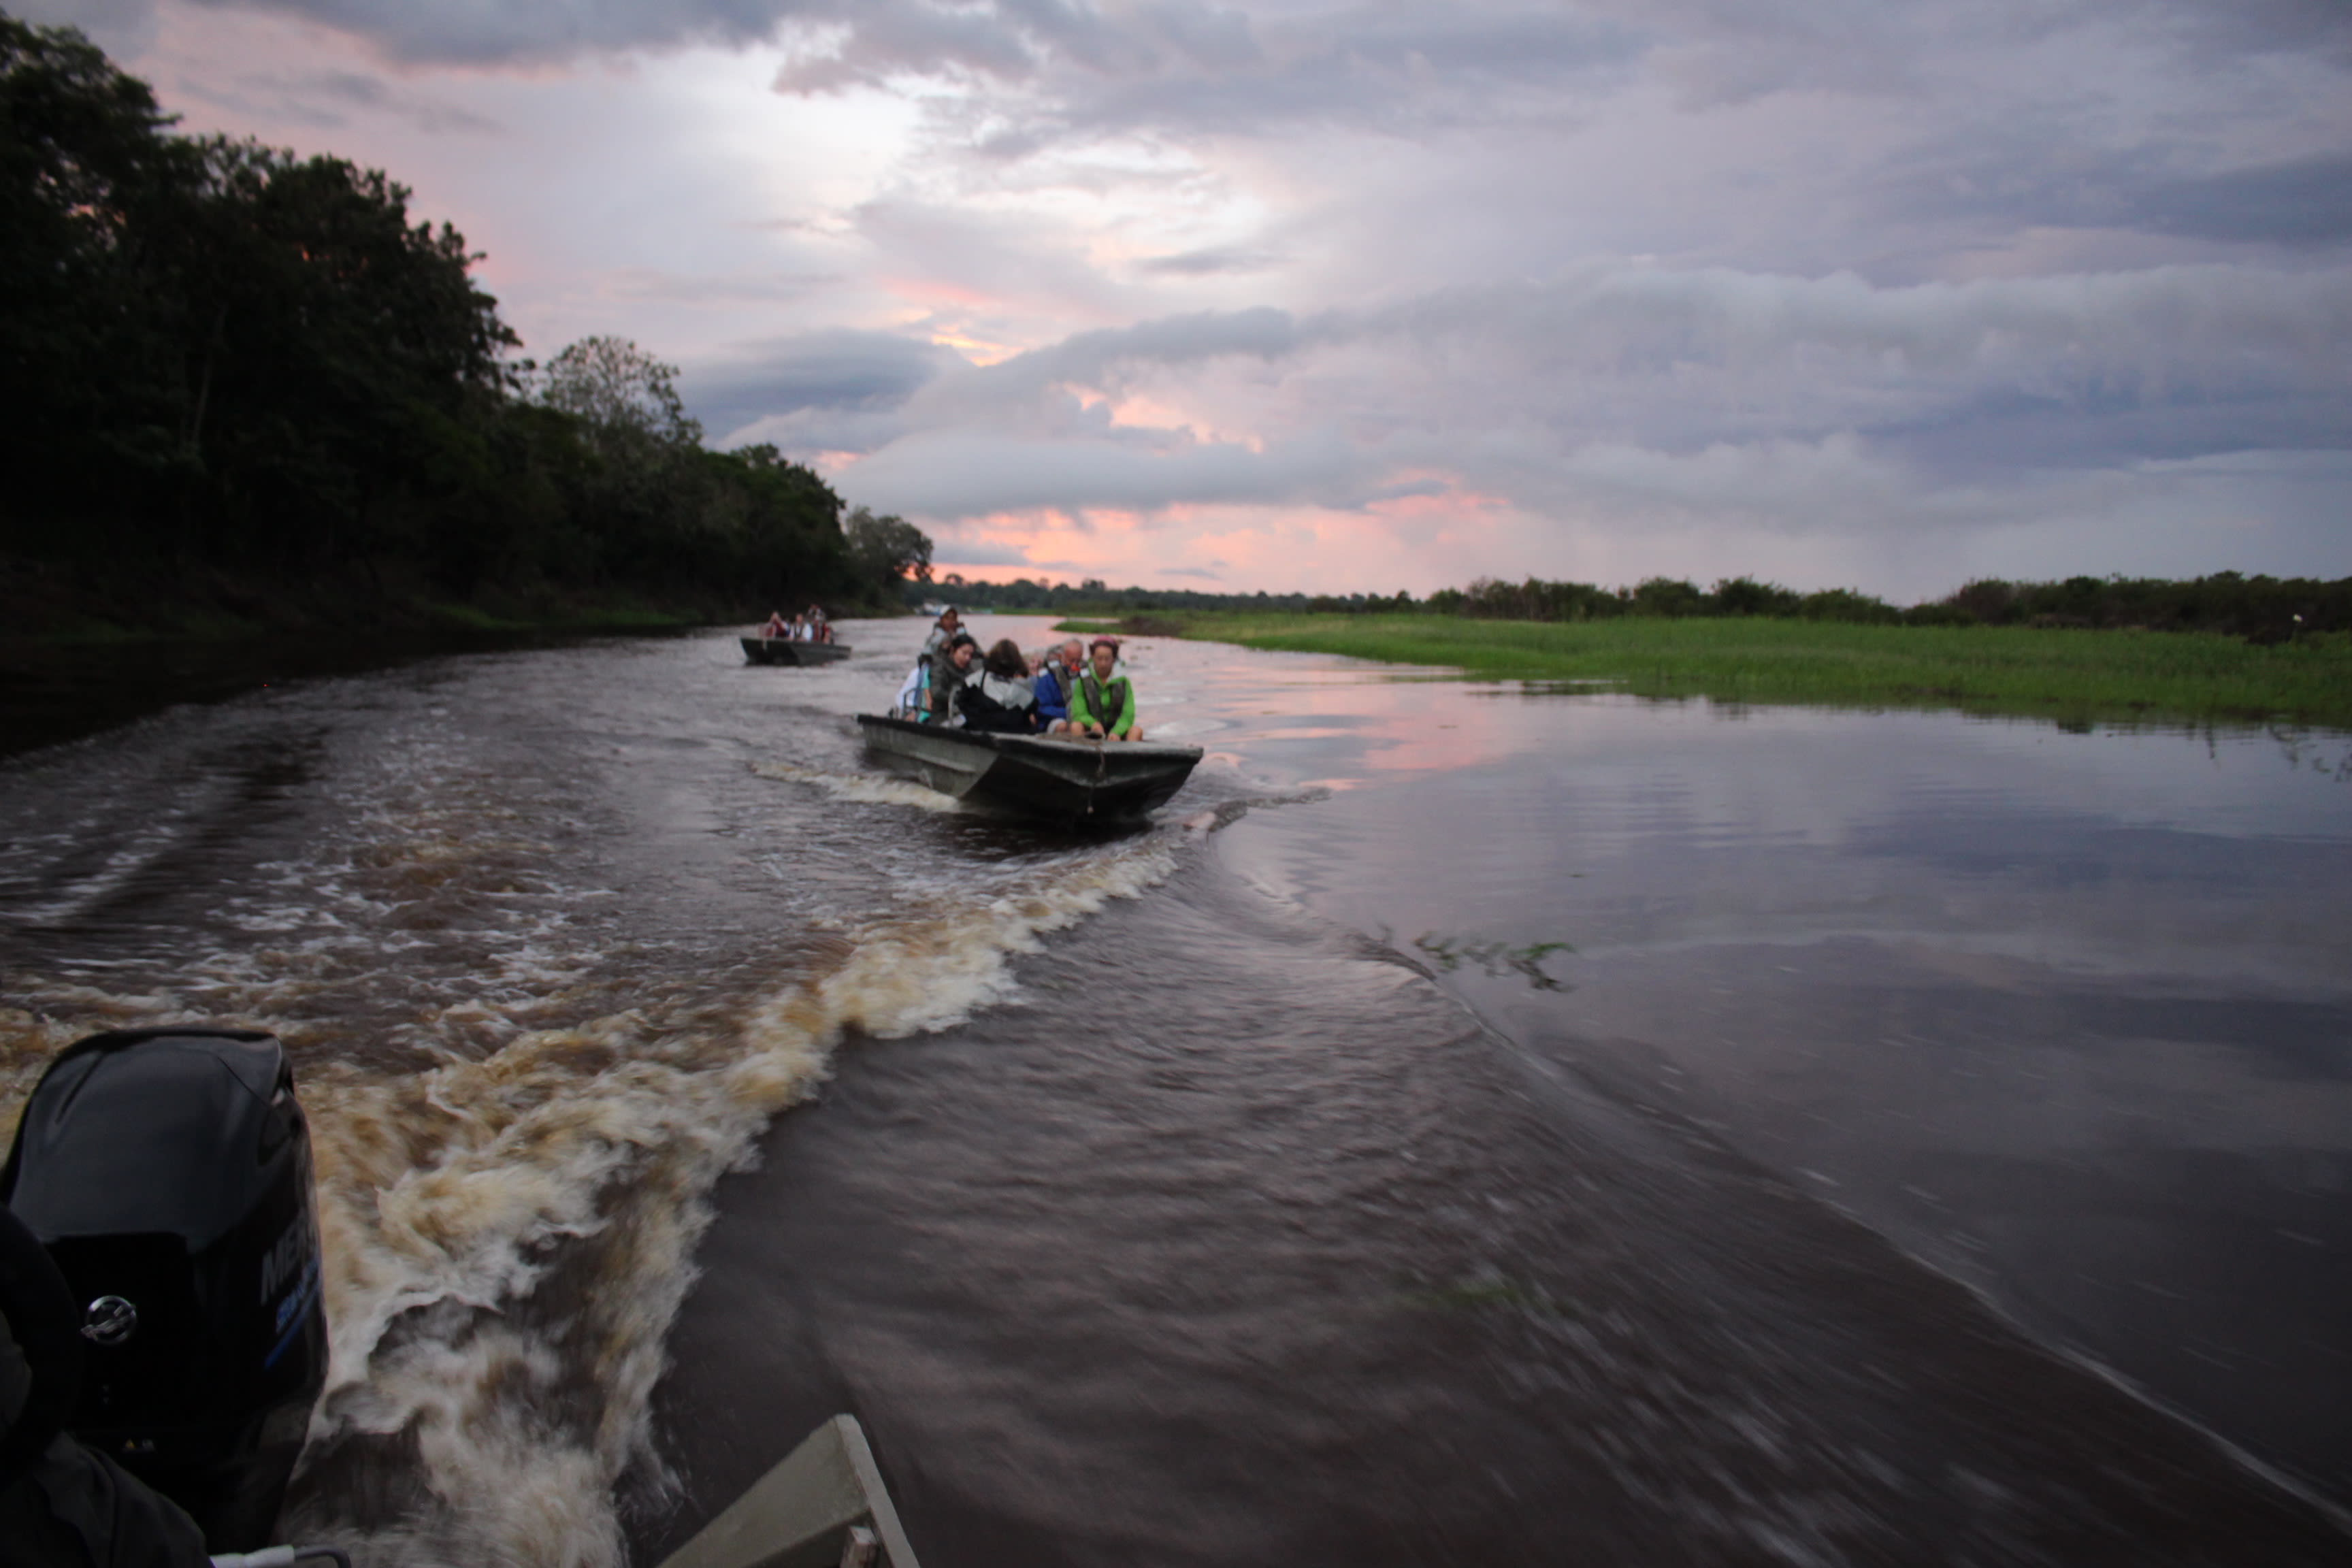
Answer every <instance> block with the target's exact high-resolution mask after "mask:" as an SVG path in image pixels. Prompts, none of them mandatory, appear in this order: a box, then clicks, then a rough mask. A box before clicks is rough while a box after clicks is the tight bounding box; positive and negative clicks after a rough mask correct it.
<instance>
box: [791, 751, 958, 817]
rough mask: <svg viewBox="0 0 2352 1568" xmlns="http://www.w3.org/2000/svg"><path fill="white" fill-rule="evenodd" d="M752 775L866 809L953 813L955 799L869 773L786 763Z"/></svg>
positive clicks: (919, 786) (898, 780)
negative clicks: (811, 786) (804, 787)
mask: <svg viewBox="0 0 2352 1568" xmlns="http://www.w3.org/2000/svg"><path fill="white" fill-rule="evenodd" d="M751 771H752V772H753V773H757V774H759V775H760V776H761V778H763V779H781V780H783V781H784V782H786V783H789V784H814V785H815V786H816V787H817V788H819V789H821V790H824V792H825V793H827V794H828V795H832V796H833V797H834V798H835V799H836V800H854V801H860V802H863V803H864V804H866V805H910V806H913V807H914V808H915V809H916V810H918V811H953V810H955V809H956V799H955V797H954V796H953V795H941V794H940V792H939V791H937V790H935V789H929V788H927V787H925V786H924V785H922V784H913V783H909V782H908V781H907V780H905V779H892V778H879V777H877V776H875V775H874V774H871V773H824V772H821V771H819V770H818V769H815V768H802V767H794V766H793V765H792V764H791V763H753V764H752V766H751Z"/></svg>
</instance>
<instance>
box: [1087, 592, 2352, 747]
mask: <svg viewBox="0 0 2352 1568" xmlns="http://www.w3.org/2000/svg"><path fill="white" fill-rule="evenodd" d="M1103 624H1105V623H1100V622H1067V623H1065V625H1066V626H1069V627H1070V628H1071V629H1080V628H1087V629H1091V628H1092V627H1094V626H1100V625H1103ZM1125 625H1126V627H1127V629H1129V630H1130V631H1134V632H1139V633H1144V634H1150V633H1160V634H1164V635H1181V636H1183V637H1192V638H1198V639H1202V640H1207V641H1213V642H1230V643H1238V644H1241V645H1242V646H1244V647H1259V648H1278V649H1287V650H1290V651H1294V652H1301V653H1330V654H1345V655H1349V656H1352V657H1354V658H1370V659H1379V660H1382V661H1384V662H1387V663H1391V664H1403V665H1422V666H1431V667H1437V668H1447V669H1457V670H1461V671H1464V672H1465V673H1467V674H1469V675H1471V676H1474V677H1479V678H1486V679H1517V680H1530V681H1539V682H1540V681H1559V682H1562V683H1571V682H1572V683H1576V684H1577V685H1578V686H1580V687H1586V688H1589V689H1602V690H1612V691H1624V692H1630V693H1633V694H1634V695H1636V696H1642V697H1707V698H1712V699H1714V700H1717V701H1727V702H1802V703H1817V704H1828V705H1835V706H1845V707H1866V708H1958V709H1963V710H1969V711H1970V712H1982V713H2010V714H2024V715H2031V716H2034V717H2039V718H2046V719H2053V720H2056V721H2060V722H2062V723H2088V722H2094V721H2121V722H2131V721H2140V722H2149V723H2207V722H2216V721H2226V722H2234V723H2245V722H2263V721H2271V722H2280V721H2284V722H2287V723H2294V724H2319V725H2327V726H2331V727H2336V728H2346V729H2352V637H2344V636H2341V635H2336V636H2329V637H2315V638H2306V639H2304V640H2302V641H2300V642H2296V643H2292V644H2284V645H2281V646H2279V647H2253V646H2252V645H2250V644H2247V643H2245V642H2243V641H2241V640H2239V639H2237V638H2234V637H2213V636H2207V635H2202V634H2194V633H2179V632H2113V631H2053V630H2041V629H2032V628H2026V627H2020V626H1855V625H1848V624H1843V623H1838V622H1828V621H1794V620H1760V619H1759V620H1748V619H1733V620H1664V619H1647V618H1628V619H1624V620H1609V621H1585V622H1576V623H1550V622H1534V621H1482V620H1467V619H1463V618H1460V617H1456V616H1414V615H1390V616H1305V615H1288V616H1253V615H1247V614H1183V615H1171V616H1140V617H1136V618H1134V619H1131V620H1129V622H1127V623H1125Z"/></svg>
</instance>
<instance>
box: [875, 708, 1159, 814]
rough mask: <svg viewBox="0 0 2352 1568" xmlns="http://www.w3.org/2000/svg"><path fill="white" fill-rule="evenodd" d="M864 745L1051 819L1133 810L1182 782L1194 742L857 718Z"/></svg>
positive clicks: (936, 780) (968, 795)
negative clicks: (993, 731)
mask: <svg viewBox="0 0 2352 1568" xmlns="http://www.w3.org/2000/svg"><path fill="white" fill-rule="evenodd" d="M857 727H858V728H859V729H861V730H863V731H865V732H866V749H867V750H868V751H870V752H873V753H874V754H875V755H876V756H877V757H879V758H880V759H881V760H882V762H883V763H884V764H885V765H887V766H888V767H890V768H892V769H894V770H895V771H897V772H899V773H908V774H911V775H912V776H913V777H915V778H919V779H920V780H922V781H923V783H925V784H929V785H930V786H931V788H933V789H935V790H938V791H939V792H940V794H942V795H954V796H955V797H956V798H958V799H959V800H968V801H971V802H973V803H974V804H976V805H985V806H989V807H992V808H993V809H995V810H998V811H1007V812H1013V813H1015V814H1017V815H1019V816H1034V817H1043V818H1045V819H1047V820H1049V821H1055V822H1102V821H1118V820H1121V819H1123V818H1129V817H1137V816H1142V815H1143V814H1144V813H1145V812H1147V811H1150V809H1151V808H1152V807H1153V806H1155V805H1163V804H1164V803H1166V801H1167V800H1168V798H1169V797H1170V796H1171V795H1174V794H1175V793H1176V792H1177V791H1178V790H1180V789H1181V788H1183V787H1184V781H1185V780H1186V779H1188V778H1190V777H1191V776H1192V768H1193V766H1194V764H1196V763H1199V762H1200V760H1201V748H1200V747H1198V746H1166V745H1160V744H1156V743H1153V742H1126V741H1112V742H1101V741H1085V740H1078V741H1070V740H1064V739H1062V738H1060V737H1058V736H1049V735H990V734H983V733H982V732H980V731H972V730H950V729H947V728H945V727H943V726H940V725H938V724H918V723H915V722H913V721H911V720H906V719H884V718H879V717H877V716H876V715H874V714H871V713H861V714H859V715H858V716H857Z"/></svg>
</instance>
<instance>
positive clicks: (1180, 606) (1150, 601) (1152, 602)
mask: <svg viewBox="0 0 2352 1568" xmlns="http://www.w3.org/2000/svg"><path fill="white" fill-rule="evenodd" d="M901 593H902V595H903V596H904V597H905V599H906V602H907V604H908V605H919V604H922V603H924V602H925V601H926V600H939V601H941V602H945V603H952V604H955V605H961V607H963V608H965V609H989V610H1037V611H1052V612H1055V613H1056V614H1059V613H1060V612H1062V611H1065V610H1099V611H1111V610H1269V611H1272V610H1285V611H1302V610H1303V611H1309V612H1329V611H1355V612H1362V611H1365V610H1412V609H1417V608H1419V607H1420V606H1419V605H1416V604H1415V603H1414V601H1413V597H1412V595H1410V594H1399V595H1397V596H1396V597H1395V598H1393V599H1383V598H1381V596H1380V595H1377V594H1374V595H1363V594H1346V595H1328V594H1204V593H1200V592H1198V591H1196V590H1193V589H1190V588H1136V587H1128V588H1113V587H1111V586H1109V585H1108V584H1106V583H1104V582H1103V580H1102V579H1101V578H1099V577H1088V578H1087V579H1086V580H1085V581H1084V582H1082V583H1079V584H1076V586H1075V587H1074V586H1072V585H1071V584H1067V583H1041V582H1036V581H1034V580H1032V579H1030V578H1027V577H1015V578H1014V579H1013V581H1012V582H1010V583H967V582H965V581H964V580H963V578H962V577H961V576H960V575H959V574H955V573H952V572H950V573H949V574H947V575H946V576H945V577H943V578H941V579H940V580H939V581H938V582H937V583H933V582H930V581H929V580H925V581H922V582H909V583H908V584H906V586H905V587H904V588H902V589H901Z"/></svg>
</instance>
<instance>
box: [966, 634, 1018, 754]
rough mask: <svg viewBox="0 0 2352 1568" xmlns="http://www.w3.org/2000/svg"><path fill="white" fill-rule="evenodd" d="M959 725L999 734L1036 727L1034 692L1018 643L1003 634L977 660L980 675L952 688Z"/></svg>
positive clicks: (1016, 732) (1015, 733) (1014, 733)
mask: <svg viewBox="0 0 2352 1568" xmlns="http://www.w3.org/2000/svg"><path fill="white" fill-rule="evenodd" d="M956 711H957V712H959V713H961V714H962V715H963V727H964V728H965V729H967V730H982V731H990V732H992V733H994V734H999V735H1030V734H1034V733H1035V732H1036V730H1037V692H1036V689H1035V688H1034V686H1033V685H1032V684H1031V683H1030V678H1029V661H1028V660H1027V659H1025V658H1022V657H1021V647H1020V645H1019V644H1017V643H1015V642H1014V641H1013V639H1012V638H1011V637H1006V638H1005V639H1004V640H1003V641H1002V642H1000V643H998V644H997V645H996V646H995V647H992V648H990V649H989V650H988V656H987V657H986V658H983V659H982V660H981V661H980V678H979V679H976V680H967V681H965V682H964V684H963V686H962V687H961V689H959V690H958V691H957V692H956Z"/></svg>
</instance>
